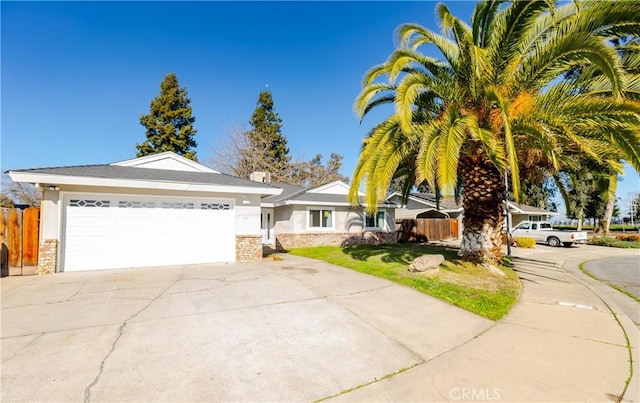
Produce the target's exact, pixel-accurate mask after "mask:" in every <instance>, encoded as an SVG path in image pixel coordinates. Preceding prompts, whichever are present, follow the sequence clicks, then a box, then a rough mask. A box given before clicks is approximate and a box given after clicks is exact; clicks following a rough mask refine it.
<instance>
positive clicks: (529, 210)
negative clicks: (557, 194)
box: [509, 201, 558, 228]
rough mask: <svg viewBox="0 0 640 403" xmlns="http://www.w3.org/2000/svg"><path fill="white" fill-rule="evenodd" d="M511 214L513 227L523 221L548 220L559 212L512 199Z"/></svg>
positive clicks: (510, 204) (510, 203)
mask: <svg viewBox="0 0 640 403" xmlns="http://www.w3.org/2000/svg"><path fill="white" fill-rule="evenodd" d="M509 215H510V216H511V217H510V221H509V223H510V224H511V228H513V227H515V226H516V225H518V224H519V223H521V222H522V221H548V220H549V219H550V218H551V217H552V216H556V215H558V213H556V212H554V211H549V210H544V209H541V208H538V207H532V206H527V205H525V204H518V203H515V202H512V201H510V202H509Z"/></svg>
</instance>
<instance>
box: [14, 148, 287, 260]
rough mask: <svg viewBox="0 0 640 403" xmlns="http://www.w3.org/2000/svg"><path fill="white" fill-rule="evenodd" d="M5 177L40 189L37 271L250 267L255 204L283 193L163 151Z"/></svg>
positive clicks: (257, 245) (257, 233)
mask: <svg viewBox="0 0 640 403" xmlns="http://www.w3.org/2000/svg"><path fill="white" fill-rule="evenodd" d="M8 174H9V177H10V178H11V179H12V180H13V181H15V182H27V183H33V184H36V185H37V186H38V187H39V188H40V189H42V192H43V195H42V203H41V215H40V217H41V219H40V249H39V261H38V270H39V272H43V273H46V272H61V271H74V270H92V269H111V268H127V267H142V266H166V265H179V264H197V263H209V262H234V261H236V262H239V261H252V260H259V259H261V258H262V236H261V229H260V211H261V199H262V197H264V196H274V195H277V194H280V193H281V192H282V189H280V188H277V187H274V186H271V185H270V184H267V183H259V182H255V181H250V180H247V179H241V178H236V177H234V176H230V175H225V174H221V173H219V172H218V171H215V170H213V169H211V168H209V167H206V166H204V165H202V164H199V163H197V162H194V161H191V160H189V159H186V158H184V157H181V156H179V155H177V154H174V153H171V152H165V153H161V154H155V155H150V156H145V157H140V158H135V159H131V160H127V161H121V162H116V163H112V164H104V165H84V166H66V167H55V168H37V169H19V170H11V171H8Z"/></svg>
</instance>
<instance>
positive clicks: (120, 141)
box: [0, 1, 640, 198]
mask: <svg viewBox="0 0 640 403" xmlns="http://www.w3.org/2000/svg"><path fill="white" fill-rule="evenodd" d="M435 4H436V3H435V2H181V3H178V2H7V1H3V2H2V3H1V4H0V7H1V11H2V27H1V34H2V36H1V41H2V42H1V45H2V50H1V52H2V54H1V56H2V66H1V67H2V71H1V79H2V94H1V95H2V122H1V123H2V126H1V129H2V160H1V167H2V170H3V171H6V170H8V169H17V168H33V167H42V166H60V165H78V164H95V163H109V162H114V161H119V160H125V159H129V158H132V157H134V156H135V151H136V149H135V145H136V144H137V143H140V142H142V141H144V139H145V137H144V127H142V126H141V125H140V123H139V117H140V115H141V114H145V113H147V112H148V111H149V102H150V101H151V100H152V99H153V98H154V97H155V96H156V95H157V94H158V92H159V86H160V82H161V81H162V79H163V77H164V75H165V74H167V73H169V72H173V73H176V74H177V76H178V79H179V81H180V84H181V85H182V86H185V87H186V88H187V89H188V91H189V95H190V97H191V105H192V107H193V113H194V116H195V117H196V124H195V126H196V128H197V129H198V134H197V136H196V141H197V142H198V148H197V151H198V158H199V159H200V161H201V162H204V163H207V162H208V160H209V159H210V158H211V157H212V156H213V151H212V149H213V148H214V147H216V145H219V144H220V143H221V141H222V139H223V138H224V137H225V136H226V135H227V133H228V129H229V128H230V127H232V126H233V125H234V124H236V123H238V124H240V125H247V124H248V123H247V122H248V120H249V118H250V117H251V113H252V112H253V110H254V108H255V105H256V100H257V97H258V93H259V92H260V91H262V90H264V89H265V88H267V86H268V89H269V90H270V91H271V92H272V93H273V98H274V102H275V107H276V110H277V111H278V113H279V114H280V117H281V118H282V119H283V122H284V126H283V134H284V135H285V136H286V137H287V140H288V144H289V148H290V150H291V154H292V156H293V157H294V158H300V159H310V158H312V157H313V156H315V155H316V154H318V153H320V154H323V155H324V156H325V157H328V156H329V154H331V153H332V152H337V153H339V154H342V155H343V156H344V165H343V174H345V175H347V176H350V175H351V173H352V171H353V168H354V166H355V162H356V160H357V157H358V153H359V150H360V144H361V141H362V139H363V138H364V137H365V135H366V133H367V132H368V130H369V129H370V128H371V127H372V126H373V125H375V124H376V123H377V122H378V121H380V120H381V119H382V118H383V117H384V115H385V113H387V112H388V111H379V112H376V113H373V114H371V115H370V116H368V117H367V118H366V119H365V120H364V122H363V124H361V125H360V124H359V122H358V119H357V118H356V116H355V115H354V113H353V101H354V99H355V97H356V95H357V94H358V92H359V90H360V81H361V78H362V76H363V74H364V73H365V72H366V71H367V70H368V69H369V68H371V67H372V66H374V65H375V64H378V63H380V62H382V61H384V60H385V59H386V57H387V56H388V55H389V53H390V52H391V51H392V50H393V47H394V42H393V32H394V29H395V28H396V27H397V26H398V25H400V24H402V23H406V22H418V23H421V24H422V25H425V26H427V27H430V28H432V29H435V28H436V25H435V17H434V8H435ZM447 4H448V5H449V7H450V8H451V9H452V11H453V12H454V13H455V14H456V15H459V16H461V17H464V18H465V19H466V20H468V19H469V16H470V15H471V11H472V9H473V6H474V4H475V3H472V2H447ZM625 172H626V174H627V178H626V179H625V180H624V181H622V182H621V183H620V189H619V192H618V196H619V197H622V198H625V197H626V196H627V194H628V193H629V192H632V191H638V189H640V179H639V178H638V175H637V173H635V172H634V171H633V169H631V168H627V170H626V171H625Z"/></svg>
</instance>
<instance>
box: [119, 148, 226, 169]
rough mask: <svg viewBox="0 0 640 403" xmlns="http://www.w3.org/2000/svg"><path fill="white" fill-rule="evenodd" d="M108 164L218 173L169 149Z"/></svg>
mask: <svg viewBox="0 0 640 403" xmlns="http://www.w3.org/2000/svg"><path fill="white" fill-rule="evenodd" d="M110 165H116V166H121V167H134V168H148V169H165V170H169V171H184V172H209V173H220V172H218V171H216V170H214V169H211V168H209V167H207V166H204V165H202V164H199V163H197V162H195V161H192V160H190V159H188V158H185V157H183V156H181V155H178V154H176V153H173V152H171V151H167V152H164V153H160V154H153V155H146V156H144V157H138V158H134V159H130V160H126V161H120V162H114V163H112V164H110Z"/></svg>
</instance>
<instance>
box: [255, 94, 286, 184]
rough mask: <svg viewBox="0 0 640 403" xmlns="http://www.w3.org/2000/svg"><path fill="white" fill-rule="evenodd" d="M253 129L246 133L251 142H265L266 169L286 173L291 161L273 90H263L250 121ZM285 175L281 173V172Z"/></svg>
mask: <svg viewBox="0 0 640 403" xmlns="http://www.w3.org/2000/svg"><path fill="white" fill-rule="evenodd" d="M249 123H250V124H251V129H250V130H249V131H248V132H247V133H246V135H247V138H248V139H249V142H250V143H252V144H253V143H258V144H264V146H262V147H259V148H263V149H264V155H263V158H264V165H265V170H266V171H269V172H271V174H272V175H273V176H275V177H276V178H278V177H279V176H283V175H286V174H285V172H286V171H288V169H287V168H288V166H289V162H290V161H291V157H290V156H289V148H288V147H287V139H286V138H285V137H284V136H283V135H282V131H281V129H282V119H280V116H279V115H278V112H276V110H275V109H274V107H273V98H272V96H271V92H269V91H262V92H261V93H260V95H259V96H258V103H257V106H256V109H255V110H254V112H253V115H252V116H251V120H250V121H249ZM281 173H282V174H283V175H280V174H281Z"/></svg>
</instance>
